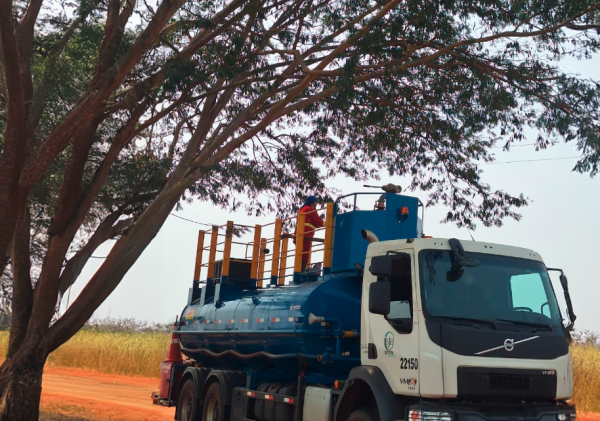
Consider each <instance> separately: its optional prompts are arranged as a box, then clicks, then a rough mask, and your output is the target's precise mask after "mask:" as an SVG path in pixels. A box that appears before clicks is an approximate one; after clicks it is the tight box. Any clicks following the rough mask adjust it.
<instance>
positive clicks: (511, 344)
mask: <svg viewBox="0 0 600 421" xmlns="http://www.w3.org/2000/svg"><path fill="white" fill-rule="evenodd" d="M537 338H539V336H532V337H531V338H527V339H521V340H520V341H515V340H514V339H510V338H509V339H505V340H504V343H503V344H502V345H500V346H497V347H495V348H490V349H485V350H483V351H479V352H476V353H475V355H482V354H487V353H488V352H492V351H497V350H499V349H502V348H504V349H505V350H506V351H508V352H511V351H512V350H513V349H515V345H518V344H522V343H523V342H529V341H533V340H534V339H537Z"/></svg>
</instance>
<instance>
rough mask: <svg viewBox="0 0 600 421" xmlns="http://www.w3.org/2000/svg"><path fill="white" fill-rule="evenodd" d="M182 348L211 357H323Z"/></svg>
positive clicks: (188, 351)
mask: <svg viewBox="0 0 600 421" xmlns="http://www.w3.org/2000/svg"><path fill="white" fill-rule="evenodd" d="M181 350H182V351H183V352H187V353H191V354H204V355H208V356H209V357H213V358H221V357H225V356H227V355H233V356H235V357H238V358H241V359H244V360H247V359H251V358H257V357H266V358H269V359H272V360H282V359H286V358H309V359H314V360H318V359H320V358H322V356H321V355H312V354H299V353H298V354H271V353H269V352H265V351H258V352H254V353H252V354H242V353H241V352H238V351H235V350H233V349H228V350H227V351H223V352H212V351H210V350H208V349H203V348H198V349H189V348H181Z"/></svg>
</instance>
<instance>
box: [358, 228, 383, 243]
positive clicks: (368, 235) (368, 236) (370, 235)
mask: <svg viewBox="0 0 600 421" xmlns="http://www.w3.org/2000/svg"><path fill="white" fill-rule="evenodd" d="M360 235H361V236H362V238H364V239H365V240H367V241H368V242H369V243H376V242H377V241H379V238H377V236H376V235H375V233H374V232H373V231H369V230H360Z"/></svg>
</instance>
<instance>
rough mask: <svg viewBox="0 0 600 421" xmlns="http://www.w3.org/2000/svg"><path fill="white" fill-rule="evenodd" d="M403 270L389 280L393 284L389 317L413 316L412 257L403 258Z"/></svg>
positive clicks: (409, 317)
mask: <svg viewBox="0 0 600 421" xmlns="http://www.w3.org/2000/svg"><path fill="white" fill-rule="evenodd" d="M400 264H401V270H400V273H399V274H398V275H395V276H391V277H390V278H389V281H390V283H391V286H392V293H391V297H390V298H391V300H390V312H389V314H388V315H387V317H386V318H387V319H411V318H412V307H413V304H412V270H411V261H410V259H405V260H402V262H401V263H400Z"/></svg>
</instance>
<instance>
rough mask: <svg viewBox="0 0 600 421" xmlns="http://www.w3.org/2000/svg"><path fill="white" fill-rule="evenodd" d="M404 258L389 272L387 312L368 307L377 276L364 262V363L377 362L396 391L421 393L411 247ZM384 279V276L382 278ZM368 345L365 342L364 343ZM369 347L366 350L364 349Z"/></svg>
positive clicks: (373, 363)
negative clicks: (397, 269)
mask: <svg viewBox="0 0 600 421" xmlns="http://www.w3.org/2000/svg"><path fill="white" fill-rule="evenodd" d="M402 253H406V254H408V257H409V258H407V259H404V260H403V261H402V270H401V271H400V272H401V273H400V274H398V275H394V276H390V277H388V279H387V280H389V282H390V284H391V294H390V312H389V314H388V315H385V316H384V315H380V314H373V313H371V312H370V311H369V290H370V286H371V284H372V283H374V282H378V278H377V277H375V276H373V275H372V274H371V273H370V272H369V270H368V268H369V266H370V261H369V260H368V261H367V262H366V263H367V264H366V266H365V272H364V282H363V297H364V299H363V316H364V319H363V321H364V322H365V323H364V324H363V326H366V329H364V330H366V332H365V335H364V336H362V341H361V342H362V344H363V352H362V353H361V357H362V358H361V360H362V361H361V362H362V364H363V365H370V366H376V367H379V368H380V369H381V371H382V372H383V374H384V375H385V377H386V379H387V381H388V383H389V385H390V387H391V388H392V391H393V392H394V393H397V394H402V395H409V396H419V359H418V357H419V325H418V317H417V306H416V304H417V295H416V291H417V289H416V277H415V274H416V270H415V259H414V253H413V251H412V250H402ZM380 280H381V279H380ZM365 345H366V346H365ZM365 351H367V352H365Z"/></svg>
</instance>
